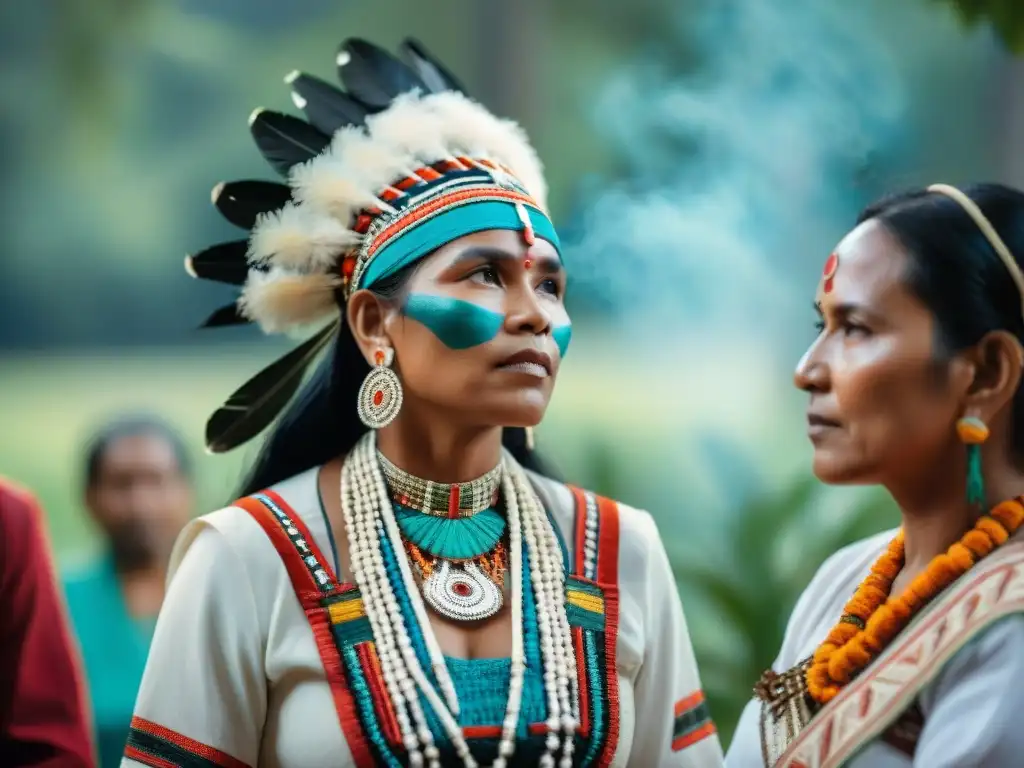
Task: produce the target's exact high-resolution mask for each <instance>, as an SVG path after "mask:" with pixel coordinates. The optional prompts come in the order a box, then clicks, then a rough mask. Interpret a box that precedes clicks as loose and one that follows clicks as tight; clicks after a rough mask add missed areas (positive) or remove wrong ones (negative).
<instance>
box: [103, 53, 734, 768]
mask: <svg viewBox="0 0 1024 768" xmlns="http://www.w3.org/2000/svg"><path fill="white" fill-rule="evenodd" d="M403 54H404V57H405V60H406V63H402V62H400V61H399V60H398V59H395V58H392V57H391V56H390V55H388V54H386V53H385V52H384V51H382V50H380V49H378V48H376V47H374V46H372V45H370V44H368V43H366V42H363V41H360V40H350V41H347V42H346V43H345V44H343V46H342V48H341V53H340V54H339V58H338V62H339V68H340V74H341V79H342V82H343V84H344V85H345V88H346V90H345V91H344V92H342V91H339V90H337V89H335V88H333V87H331V86H329V85H327V84H326V83H323V82H322V81H319V80H316V79H314V78H312V77H309V76H307V75H301V74H295V75H293V76H290V77H289V78H288V82H289V83H290V85H291V87H292V90H293V96H294V99H295V101H296V103H297V105H298V106H299V107H300V108H301V109H302V110H303V111H304V112H305V114H306V116H307V118H308V120H309V122H308V123H307V122H305V121H302V120H299V119H297V118H294V117H290V116H287V115H281V114H275V113H270V112H257V113H256V114H255V115H254V117H253V120H252V130H253V133H254V135H255V138H256V142H257V144H258V146H259V148H260V149H261V151H262V152H263V154H264V156H265V157H267V159H268V160H269V161H270V162H271V163H272V164H273V165H274V166H275V167H276V168H277V169H278V170H279V171H281V172H282V173H283V174H284V175H286V176H287V177H288V184H287V185H277V184H268V183H266V182H255V181H243V182H235V183H231V184H227V185H222V186H219V187H218V188H217V189H216V190H215V193H214V198H215V203H216V205H217V207H218V208H219V209H220V210H221V212H222V213H223V214H224V215H225V216H226V217H227V218H228V219H229V220H230V221H232V222H234V223H236V224H238V225H240V226H242V227H244V228H247V229H251V233H250V235H249V236H248V237H247V238H245V239H240V240H237V241H234V242H230V243H225V244H222V245H218V246H214V247H213V248H210V249H208V250H206V251H204V252H202V253H200V254H198V255H196V256H195V257H193V258H191V259H189V261H188V267H189V269H190V271H191V272H192V273H193V274H195V275H196V276H198V277H204V278H210V279H214V280H219V281H222V282H228V283H234V284H238V285H241V286H242V292H241V297H240V299H239V301H238V302H237V303H235V304H231V305H229V306H228V307H225V308H223V309H221V310H219V311H218V312H216V313H214V315H213V316H211V318H210V320H209V321H207V325H211V326H222V325H227V324H236V323H242V322H249V321H252V322H256V323H257V324H259V325H260V326H261V327H262V328H263V329H264V330H266V331H268V332H287V331H293V330H296V329H301V328H307V327H310V328H314V329H316V330H315V331H314V332H312V334H311V335H310V337H309V340H308V341H306V342H305V343H303V344H302V345H300V346H299V347H298V348H297V349H296V350H294V351H293V352H291V353H289V354H288V355H286V356H285V357H284V358H282V359H281V360H279V361H277V362H276V363H274V364H273V365H271V366H270V367H269V368H267V369H266V370H264V371H263V372H261V373H260V374H258V375H257V376H255V377H254V378H253V379H251V380H250V381H249V382H247V383H246V384H245V385H244V386H243V387H242V388H241V389H239V390H238V391H237V392H236V393H235V394H234V395H232V396H231V397H230V398H229V399H228V400H227V402H226V403H225V404H224V405H223V406H222V407H221V408H220V409H219V410H218V411H217V412H216V413H214V414H213V416H212V417H211V418H210V421H209V423H208V425H207V443H208V447H209V449H210V450H212V451H215V452H219V451H226V450H230V449H232V448H234V447H235V446H238V445H240V444H242V443H244V442H246V441H247V440H249V439H251V438H253V437H255V436H256V435H258V434H259V433H260V432H262V431H263V429H264V428H265V427H267V426H268V425H269V424H270V422H272V421H274V420H275V418H276V417H277V416H278V414H279V413H281V412H282V410H284V408H285V406H286V405H287V404H288V403H289V401H292V400H294V402H293V403H292V404H291V405H290V407H289V408H288V409H287V411H286V412H285V413H284V415H283V416H281V417H280V418H279V419H277V424H276V426H275V427H274V429H273V431H272V432H271V434H270V435H269V436H268V437H267V439H266V441H265V443H264V446H263V449H262V453H261V454H260V457H259V458H258V460H257V461H256V464H255V466H254V467H253V469H252V472H251V475H250V477H249V479H248V481H247V482H246V484H245V487H244V489H243V491H242V493H241V494H240V495H241V498H240V499H239V500H238V501H235V502H234V503H233V504H232V505H231V506H229V507H227V508H225V509H222V510H220V511H218V512H214V513H212V514H210V515H207V516H205V517H203V518H201V519H199V520H197V521H195V522H194V523H193V524H192V525H191V526H190V527H189V528H188V529H186V531H185V532H184V533H183V535H182V537H181V539H180V540H179V542H178V545H177V547H176V551H175V554H174V556H173V559H172V576H171V580H170V586H169V590H168V594H167V598H166V602H165V604H164V608H163V611H162V613H161V616H160V619H159V622H158V626H157V629H156V634H155V638H154V641H153V646H152V650H151V652H150V657H149V663H148V667H147V670H146V674H145V677H144V680H143V683H142V687H141V690H140V694H139V699H138V703H137V707H136V716H135V718H134V720H133V723H132V731H131V736H130V738H129V741H128V744H127V747H126V750H125V759H124V763H123V764H124V765H125V766H138V765H145V766H169V765H188V766H257V765H258V766H302V768H319V767H320V766H324V767H325V768H326V767H327V766H378V765H380V766H407V765H408V766H424V765H425V766H430V767H431V768H438V766H441V765H465V766H476V765H493V766H499V768H500V767H503V766H508V765H541V766H549V767H552V766H555V765H556V764H557V765H559V766H564V767H566V768H568V767H569V766H582V765H602V766H609V765H615V766H624V765H630V766H693V768H697V767H698V766H699V767H700V768H714V766H716V765H720V764H721V761H722V754H721V748H720V746H719V743H718V739H717V736H716V735H715V730H714V725H713V724H712V722H711V719H710V717H709V716H708V713H707V707H706V705H705V703H704V699H703V694H702V693H701V691H700V681H699V679H698V674H697V669H696V665H695V663H694V658H693V651H692V648H691V645H690V639H689V636H688V633H687V628H686V622H685V620H684V617H683V612H682V608H681V606H680V604H679V599H678V595H677V593H676V590H675V586H674V581H673V578H672V571H671V569H670V567H669V563H668V559H667V557H666V555H665V550H664V547H663V546H662V544H661V541H660V540H659V538H658V533H657V530H656V528H655V526H654V523H653V521H652V519H651V517H650V515H648V514H647V513H645V512H641V511H638V510H635V509H631V508H629V507H627V506H625V505H621V504H617V503H615V502H613V501H610V500H607V499H602V498H599V497H597V496H595V495H594V494H592V493H589V492H586V491H582V490H578V489H575V488H570V487H568V486H566V485H563V484H561V483H559V482H556V481H555V480H553V479H551V478H550V476H549V474H550V473H546V472H545V471H544V470H543V468H542V467H541V466H540V463H539V461H538V460H537V457H536V455H535V454H534V452H533V446H532V440H531V438H530V432H529V430H530V428H531V427H532V426H533V425H535V424H537V423H538V422H539V421H540V420H541V417H542V416H543V414H544V411H545V409H546V407H547V404H548V400H549V398H550V396H551V392H552V388H553V386H554V380H555V377H556V375H557V373H558V370H559V367H560V366H561V362H562V359H563V357H564V356H565V352H566V349H567V347H568V345H569V338H570V323H569V317H568V314H567V313H566V309H565V304H564V292H565V270H564V267H563V264H562V260H561V256H560V247H559V240H558V236H557V234H556V232H555V229H554V227H553V226H552V224H551V221H550V219H549V217H548V214H547V212H546V206H545V199H544V198H545V184H544V178H543V175H542V172H541V167H540V163H539V161H538V159H537V157H536V155H535V154H534V152H533V150H532V148H531V147H530V145H529V143H528V141H527V139H526V137H525V135H524V134H523V132H522V131H521V130H520V129H519V127H518V126H516V125H515V124H514V123H511V122H508V121H506V120H500V119H498V118H496V117H494V116H493V115H491V114H490V113H489V112H488V111H486V110H485V109H484V108H482V107H481V106H480V105H478V104H476V103H475V102H473V101H471V100H470V99H468V98H467V97H466V96H464V95H463V94H462V89H461V88H460V87H459V85H458V84H457V83H456V81H455V80H454V78H453V77H452V76H451V75H450V74H449V73H448V72H447V71H446V70H445V69H444V68H443V67H442V66H441V65H440V64H438V63H437V62H436V61H434V60H433V59H432V58H431V57H430V56H429V55H428V54H427V53H426V52H425V51H424V50H423V48H422V47H421V46H419V45H418V44H417V43H415V42H413V41H408V42H406V43H405V44H404V45H403ZM325 349H326V350H329V353H328V354H327V355H326V356H325V360H324V362H323V363H322V364H321V365H320V366H319V368H318V369H317V371H316V373H314V375H313V376H312V377H311V378H310V379H309V381H308V383H307V384H306V385H305V386H304V387H302V388H301V392H300V382H301V380H302V378H303V375H304V372H305V371H306V369H307V368H308V367H309V365H310V364H311V362H312V361H313V359H314V358H315V357H317V356H318V353H319V352H321V351H322V350H325ZM297 392H299V394H298V395H297V396H296V397H293V396H294V395H295V394H296V393H297Z"/></svg>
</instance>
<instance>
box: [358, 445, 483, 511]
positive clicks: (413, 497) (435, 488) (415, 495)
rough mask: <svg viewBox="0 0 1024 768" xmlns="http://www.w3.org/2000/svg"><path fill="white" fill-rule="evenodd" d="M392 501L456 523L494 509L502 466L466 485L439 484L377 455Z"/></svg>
mask: <svg viewBox="0 0 1024 768" xmlns="http://www.w3.org/2000/svg"><path fill="white" fill-rule="evenodd" d="M377 460H378V461H379V462H380V467H381V470H382V471H383V472H384V479H385V480H386V481H387V485H388V492H389V493H390V494H391V498H392V499H393V500H394V501H396V502H398V503H399V504H401V505H402V506H403V507H408V508H409V509H414V510H416V511H417V512H422V513H424V514H426V515H433V516H434V517H447V518H448V519H451V520H455V519H458V518H463V517H472V516H473V515H475V514H477V513H478V512H482V511H483V510H485V509H488V508H490V507H493V506H494V505H495V503H497V500H498V489H499V487H500V486H501V465H500V464H499V465H498V466H496V467H495V468H494V469H492V470H491V471H490V472H488V473H487V474H485V475H481V476H480V477H478V478H476V479H475V480H470V481H469V482H466V483H435V482H432V481H430V480H423V479H421V478H418V477H416V476H415V475H411V474H409V473H408V472H406V471H405V470H404V469H400V468H399V467H396V466H395V465H394V464H392V463H391V462H390V461H388V459H387V457H385V456H384V454H383V453H381V452H380V451H378V452H377Z"/></svg>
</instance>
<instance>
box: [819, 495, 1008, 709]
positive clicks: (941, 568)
mask: <svg viewBox="0 0 1024 768" xmlns="http://www.w3.org/2000/svg"><path fill="white" fill-rule="evenodd" d="M1022 522H1024V505H1022V504H1021V500H1020V499H1015V500H1012V501H1004V502H1002V503H1001V504H998V505H996V506H995V507H994V508H993V509H992V510H991V511H990V512H989V513H988V514H987V515H982V516H981V517H980V518H979V519H978V521H977V523H975V525H974V527H973V528H972V529H971V530H969V531H968V532H967V533H965V534H964V536H963V538H961V539H960V541H958V542H957V543H955V544H953V546H951V547H950V548H949V549H948V550H946V552H945V553H943V554H941V555H938V556H937V557H936V558H935V559H934V560H932V561H931V563H929V564H928V567H927V568H926V569H925V570H924V571H922V572H921V573H920V574H919V575H918V576H917V577H916V578H915V579H914V580H913V581H912V582H911V583H910V585H909V586H908V587H907V588H906V590H904V592H903V594H901V595H899V596H898V597H890V595H889V592H890V589H891V588H892V582H893V580H894V579H895V578H896V576H897V574H899V572H900V570H901V569H902V568H903V532H902V531H901V532H900V533H899V534H898V535H897V536H896V538H894V539H893V540H892V542H890V544H889V546H888V548H887V549H886V551H885V552H884V553H883V554H882V556H881V557H880V558H878V560H877V561H876V562H875V564H874V566H872V568H871V573H869V574H868V576H867V578H865V579H864V581H863V582H862V583H861V584H860V586H859V587H857V591H856V592H855V593H854V595H853V597H852V598H850V601H849V602H848V603H847V604H846V607H845V608H844V610H843V616H842V618H840V619H839V623H838V624H836V625H835V627H833V628H832V631H831V632H829V634H828V637H826V638H825V641H824V642H823V643H822V644H821V645H820V646H818V650H817V651H815V653H814V656H813V657H812V658H811V660H810V664H809V665H808V666H807V667H806V669H805V672H804V675H805V680H806V684H807V692H808V693H809V694H810V696H811V698H813V699H814V700H815V701H816V702H817V703H818V704H825V703H826V702H828V701H830V700H831V699H832V698H833V697H834V696H835V695H836V694H837V693H839V691H840V690H842V688H843V686H844V685H846V684H847V683H848V682H850V680H852V679H853V678H854V677H856V676H857V675H858V674H859V673H860V672H861V670H863V669H864V668H865V667H866V666H867V665H868V664H870V663H871V662H872V661H873V660H874V659H875V657H876V656H878V654H879V653H881V652H882V651H883V650H884V649H885V648H886V646H888V645H889V643H890V642H891V641H892V639H893V638H894V637H896V635H898V634H899V633H900V632H901V631H902V630H903V628H904V627H906V626H907V624H909V623H910V620H911V619H912V618H913V617H914V615H916V614H917V612H918V611H920V610H921V608H923V607H924V606H925V605H926V604H927V603H929V602H930V601H931V600H932V599H933V598H934V597H935V596H936V595H938V594H939V593H940V592H941V591H942V590H943V589H945V588H946V587H948V586H949V585H950V584H952V583H953V582H954V581H956V579H958V578H959V577H960V576H962V575H963V574H965V573H966V572H967V571H968V570H970V569H971V568H972V567H973V566H974V564H975V563H976V562H978V561H979V560H981V559H982V558H983V557H985V556H986V555H988V554H989V553H990V552H992V550H993V549H995V548H996V547H998V546H1000V545H1001V544H1003V543H1004V542H1005V541H1006V540H1007V539H1008V538H1009V537H1010V536H1011V535H1012V534H1013V532H1014V531H1016V530H1017V529H1018V528H1019V527H1020V525H1021V523H1022Z"/></svg>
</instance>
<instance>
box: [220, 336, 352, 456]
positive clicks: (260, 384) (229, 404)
mask: <svg viewBox="0 0 1024 768" xmlns="http://www.w3.org/2000/svg"><path fill="white" fill-rule="evenodd" d="M337 329H338V324H337V323H331V324H330V325H328V326H326V327H325V328H324V329H323V330H321V331H319V332H317V334H316V335H315V336H313V337H311V338H310V339H309V340H308V341H305V342H303V344H301V345H300V346H298V347H296V348H295V349H293V350H292V351H291V352H289V353H288V354H287V355H285V356H284V357H282V358H281V359H280V360H277V361H276V362H274V363H272V364H271V365H269V366H267V367H266V368H264V369H263V370H262V371H260V372H259V373H257V374H256V375H255V376H253V377H252V378H251V379H249V381H247V382H246V383H245V384H243V385H242V386H241V387H240V388H239V389H237V390H236V391H235V393H234V394H233V395H231V397H229V398H228V399H227V401H226V402H225V403H224V405H222V406H221V407H220V408H218V409H217V410H216V411H215V412H214V414H213V415H212V416H211V417H210V418H209V420H208V421H207V422H206V448H207V450H209V451H210V452H212V453H224V452H225V451H230V450H231V449H232V448H236V447H237V446H239V445H242V444H243V443H245V442H248V441H249V440H251V439H252V438H254V437H256V435H258V434H259V433H260V432H262V431H263V430H264V429H265V428H266V427H267V425H268V424H270V422H272V421H273V420H274V419H275V418H276V417H277V415H278V414H279V413H280V412H281V410H282V409H283V408H284V407H285V405H287V404H288V401H289V400H291V398H292V396H293V395H294V394H295V392H296V390H298V388H299V385H300V384H301V383H302V377H303V374H305V372H306V369H307V368H308V367H309V364H310V363H311V362H313V360H314V359H315V358H316V356H317V353H319V352H320V350H321V349H323V347H324V346H325V345H326V344H327V342H329V341H330V340H331V337H332V336H333V335H334V333H335V331H337Z"/></svg>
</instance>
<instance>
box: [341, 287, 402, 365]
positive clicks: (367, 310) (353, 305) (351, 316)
mask: <svg viewBox="0 0 1024 768" xmlns="http://www.w3.org/2000/svg"><path fill="white" fill-rule="evenodd" d="M387 315H388V307H386V306H385V305H384V303H383V301H381V299H380V298H379V297H377V296H376V295H374V294H373V293H372V292H370V291H367V290H365V289H364V290H361V291H356V292H355V293H353V294H352V295H351V296H349V299H348V302H347V304H346V307H345V318H346V321H347V322H348V327H349V330H351V331H352V337H353V338H354V339H355V340H356V344H357V345H358V346H359V350H360V351H361V352H362V353H363V357H364V358H365V359H366V362H367V363H369V364H370V365H371V366H372V365H373V362H374V355H375V353H376V352H378V351H379V350H382V349H386V348H390V347H391V346H392V345H391V340H390V339H389V338H388V336H387V333H386V331H385V320H386V319H387Z"/></svg>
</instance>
